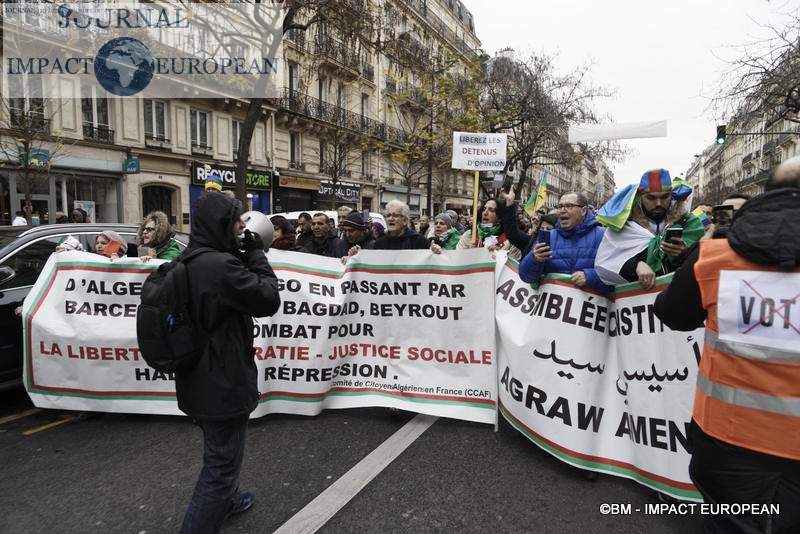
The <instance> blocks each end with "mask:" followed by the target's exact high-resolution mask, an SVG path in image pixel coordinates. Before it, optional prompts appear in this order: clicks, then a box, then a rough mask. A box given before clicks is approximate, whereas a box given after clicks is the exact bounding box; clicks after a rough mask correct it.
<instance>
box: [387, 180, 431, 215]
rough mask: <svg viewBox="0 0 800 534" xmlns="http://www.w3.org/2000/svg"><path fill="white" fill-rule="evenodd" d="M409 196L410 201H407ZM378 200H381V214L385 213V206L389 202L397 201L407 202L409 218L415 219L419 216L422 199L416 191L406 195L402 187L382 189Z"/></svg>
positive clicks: (420, 193)
mask: <svg viewBox="0 0 800 534" xmlns="http://www.w3.org/2000/svg"><path fill="white" fill-rule="evenodd" d="M409 196H410V201H409ZM380 199H381V212H385V211H386V204H387V203H388V202H389V201H390V200H399V201H401V202H407V203H408V207H409V208H410V210H411V218H412V219H417V218H419V216H420V213H421V212H420V205H421V199H422V192H421V191H416V190H414V189H412V190H411V195H409V194H408V190H407V189H406V188H404V187H384V188H383V189H382V190H381V192H380Z"/></svg>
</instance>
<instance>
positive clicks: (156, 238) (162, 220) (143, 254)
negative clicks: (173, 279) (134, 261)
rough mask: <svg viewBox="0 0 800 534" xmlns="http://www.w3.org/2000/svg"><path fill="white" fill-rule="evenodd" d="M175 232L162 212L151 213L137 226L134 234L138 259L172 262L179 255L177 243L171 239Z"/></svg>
mask: <svg viewBox="0 0 800 534" xmlns="http://www.w3.org/2000/svg"><path fill="white" fill-rule="evenodd" d="M174 235H175V230H173V229H172V227H171V226H170V224H169V218H168V217H167V214H166V213H164V212H163V211H151V212H150V213H148V214H147V216H146V217H145V218H144V220H143V221H142V224H141V225H140V226H139V231H138V232H137V233H136V244H137V245H138V246H139V258H140V259H141V260H142V261H149V260H150V258H157V259H159V260H174V259H175V258H177V257H178V255H179V254H180V253H181V249H180V248H179V247H178V242H177V241H175V240H174V239H172V237H173V236H174Z"/></svg>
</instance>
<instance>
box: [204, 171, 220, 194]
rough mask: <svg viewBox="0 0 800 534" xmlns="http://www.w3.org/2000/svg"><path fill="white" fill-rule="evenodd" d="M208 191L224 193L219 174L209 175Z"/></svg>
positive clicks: (207, 179)
mask: <svg viewBox="0 0 800 534" xmlns="http://www.w3.org/2000/svg"><path fill="white" fill-rule="evenodd" d="M206 191H222V178H220V177H219V175H218V174H209V175H208V177H207V178H206Z"/></svg>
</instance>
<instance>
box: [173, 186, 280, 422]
mask: <svg viewBox="0 0 800 534" xmlns="http://www.w3.org/2000/svg"><path fill="white" fill-rule="evenodd" d="M241 213H242V206H241V203H240V202H239V201H238V200H236V199H233V198H231V197H228V196H227V195H220V194H218V193H206V194H204V195H202V196H201V197H200V198H199V199H198V200H197V203H196V204H195V209H194V216H193V217H192V231H191V235H190V237H189V247H188V248H187V249H186V250H185V251H184V252H183V255H186V254H188V253H189V252H191V251H192V250H194V249H196V248H199V247H204V248H210V249H213V250H212V251H209V252H206V253H204V254H200V255H198V256H197V257H195V258H193V259H192V260H191V261H190V262H188V263H187V264H186V265H187V272H188V278H189V294H190V295H191V302H190V313H191V314H192V318H193V319H194V321H195V322H196V324H198V325H199V326H200V328H201V330H202V331H205V332H208V335H209V337H208V344H207V347H206V350H205V352H204V353H203V356H202V357H201V359H200V361H199V362H198V364H197V365H196V366H194V367H192V368H191V369H188V370H181V371H177V372H176V373H175V391H176V394H177V397H178V407H179V408H180V409H181V411H183V412H185V413H186V414H188V415H190V416H192V417H195V418H197V419H206V420H220V419H231V418H235V417H241V416H247V415H249V414H250V412H252V411H253V410H254V409H255V407H256V405H257V404H258V387H257V370H256V365H255V361H254V360H253V352H254V351H253V319H252V317H265V316H269V315H273V314H274V313H275V312H276V311H278V308H279V306H280V295H279V292H278V280H277V277H276V276H275V273H274V272H273V271H272V268H271V267H270V266H269V262H267V258H266V256H265V254H264V251H263V250H250V251H248V252H246V253H244V254H243V253H241V252H239V251H238V250H237V246H236V239H235V236H234V234H233V230H234V223H235V222H237V221H238V220H239V217H240V216H241Z"/></svg>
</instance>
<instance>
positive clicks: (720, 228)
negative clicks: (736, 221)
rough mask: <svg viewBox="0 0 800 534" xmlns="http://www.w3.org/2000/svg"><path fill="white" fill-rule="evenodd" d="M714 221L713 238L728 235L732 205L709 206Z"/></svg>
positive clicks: (731, 220) (731, 219)
mask: <svg viewBox="0 0 800 534" xmlns="http://www.w3.org/2000/svg"><path fill="white" fill-rule="evenodd" d="M711 213H712V220H713V221H714V238H723V237H728V230H730V228H731V222H733V206H714V207H713V208H711Z"/></svg>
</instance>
